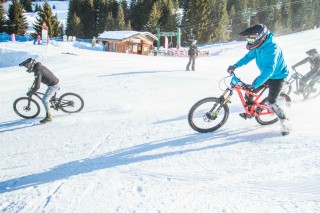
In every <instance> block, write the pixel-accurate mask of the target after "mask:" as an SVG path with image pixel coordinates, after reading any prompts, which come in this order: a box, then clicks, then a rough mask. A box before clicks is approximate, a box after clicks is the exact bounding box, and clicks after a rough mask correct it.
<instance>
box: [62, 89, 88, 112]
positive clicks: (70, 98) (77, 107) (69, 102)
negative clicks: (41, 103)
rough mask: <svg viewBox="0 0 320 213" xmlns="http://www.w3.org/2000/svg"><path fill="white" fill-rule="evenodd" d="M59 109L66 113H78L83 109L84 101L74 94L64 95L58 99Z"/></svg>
mask: <svg viewBox="0 0 320 213" xmlns="http://www.w3.org/2000/svg"><path fill="white" fill-rule="evenodd" d="M58 102H59V103H58V104H59V109H61V111H63V112H66V113H76V112H80V111H81V110H82V109H83V107H84V101H83V99H82V98H81V97H80V95H77V94H75V93H65V94H63V95H62V96H61V97H60V98H59V101H58Z"/></svg>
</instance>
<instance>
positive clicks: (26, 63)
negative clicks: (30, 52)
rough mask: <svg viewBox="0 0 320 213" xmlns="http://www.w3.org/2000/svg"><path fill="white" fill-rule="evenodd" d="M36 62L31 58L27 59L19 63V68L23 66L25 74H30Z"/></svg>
mask: <svg viewBox="0 0 320 213" xmlns="http://www.w3.org/2000/svg"><path fill="white" fill-rule="evenodd" d="M36 63H37V62H36V60H34V59H33V58H28V59H27V60H25V61H23V62H21V63H20V64H19V66H20V67H22V66H24V67H26V68H27V72H32V70H33V66H34V65H35V64H36Z"/></svg>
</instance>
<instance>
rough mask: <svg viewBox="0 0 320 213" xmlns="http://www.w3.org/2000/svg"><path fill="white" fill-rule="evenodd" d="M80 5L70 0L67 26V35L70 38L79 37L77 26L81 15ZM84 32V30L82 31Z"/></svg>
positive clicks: (76, 1)
mask: <svg viewBox="0 0 320 213" xmlns="http://www.w3.org/2000/svg"><path fill="white" fill-rule="evenodd" d="M79 5H80V3H79V1H78V0H70V1H69V9H68V17H67V26H66V34H67V35H69V36H77V37H78V35H77V34H76V32H77V30H76V29H75V28H76V27H75V26H78V25H77V21H78V19H79V21H80V18H79V16H78V15H77V13H80V6H79ZM82 30H83V29H82Z"/></svg>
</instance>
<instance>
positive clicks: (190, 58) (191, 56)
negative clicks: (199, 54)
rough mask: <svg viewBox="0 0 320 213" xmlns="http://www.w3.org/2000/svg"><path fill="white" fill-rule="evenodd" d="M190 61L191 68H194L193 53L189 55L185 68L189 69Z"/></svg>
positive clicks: (194, 58) (194, 59) (194, 57)
mask: <svg viewBox="0 0 320 213" xmlns="http://www.w3.org/2000/svg"><path fill="white" fill-rule="evenodd" d="M191 63H192V65H191V68H192V70H194V66H195V63H196V56H195V55H190V56H189V63H188V64H187V70H188V69H189V67H190V64H191Z"/></svg>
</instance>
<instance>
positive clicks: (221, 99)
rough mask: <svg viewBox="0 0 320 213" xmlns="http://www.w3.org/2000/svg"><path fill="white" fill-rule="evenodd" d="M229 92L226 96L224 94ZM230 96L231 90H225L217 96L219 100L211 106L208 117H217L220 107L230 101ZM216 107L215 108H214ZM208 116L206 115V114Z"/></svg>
mask: <svg viewBox="0 0 320 213" xmlns="http://www.w3.org/2000/svg"><path fill="white" fill-rule="evenodd" d="M228 92H229V94H228V95H227V96H226V94H227V93H228ZM225 96H226V97H225ZM231 96H232V90H228V89H227V90H226V91H224V93H223V94H222V95H221V96H220V97H219V102H216V103H215V104H214V105H213V107H212V108H211V110H210V111H209V112H210V117H211V119H215V118H217V116H218V114H219V112H220V110H221V108H222V107H223V106H224V105H226V104H227V103H229V102H230V98H231ZM218 105H219V107H218V108H217V109H216V107H217V106H218ZM215 109H216V110H215ZM207 116H208V115H207Z"/></svg>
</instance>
